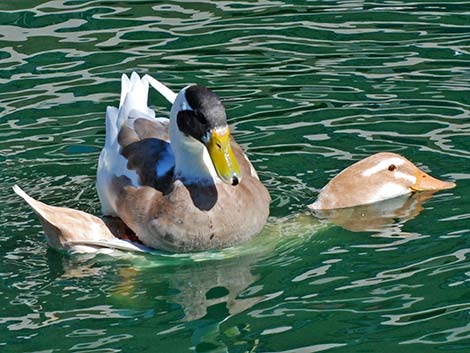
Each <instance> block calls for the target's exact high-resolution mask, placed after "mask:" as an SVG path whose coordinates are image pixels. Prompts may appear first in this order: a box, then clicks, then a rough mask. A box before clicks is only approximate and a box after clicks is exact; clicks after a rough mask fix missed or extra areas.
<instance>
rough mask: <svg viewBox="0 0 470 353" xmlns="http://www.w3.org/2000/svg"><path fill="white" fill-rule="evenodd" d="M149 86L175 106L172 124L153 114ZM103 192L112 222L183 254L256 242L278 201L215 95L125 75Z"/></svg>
mask: <svg viewBox="0 0 470 353" xmlns="http://www.w3.org/2000/svg"><path fill="white" fill-rule="evenodd" d="M149 82H150V84H152V86H154V87H155V88H157V90H158V91H159V92H160V93H162V94H163V95H164V96H165V97H166V98H167V99H168V100H169V101H170V102H171V103H173V106H172V109H171V113H170V119H156V118H155V113H154V112H153V110H151V109H149V108H148V106H147V96H148V87H149V86H148V85H149ZM96 187H97V191H98V195H99V197H100V201H101V205H102V211H103V213H104V215H110V216H117V217H119V218H121V219H122V220H123V221H124V223H125V224H126V225H127V226H128V227H129V228H130V229H132V230H133V231H134V232H135V234H136V235H137V237H138V238H139V240H140V241H142V242H143V243H144V244H145V245H146V246H149V247H152V248H156V249H162V250H167V251H178V252H181V251H199V250H206V249H217V248H224V247H228V246H231V245H234V244H237V243H239V242H242V241H245V240H248V239H249V238H251V237H253V236H254V235H256V234H257V233H259V232H260V231H261V229H262V227H263V226H264V224H265V222H266V220H267V217H268V214H269V204H270V200H271V199H270V196H269V193H268V191H267V189H266V188H265V187H264V186H263V184H262V183H261V182H260V180H259V178H258V175H257V173H256V171H255V170H254V168H253V166H252V165H251V163H250V161H249V160H248V158H247V157H246V155H245V154H244V152H243V150H242V149H241V147H240V146H239V145H238V144H237V143H236V142H235V140H234V139H233V138H232V137H231V136H230V129H229V127H228V125H227V120H226V115H225V110H224V108H223V105H222V103H221V102H220V99H219V98H218V97H217V96H216V95H215V94H214V93H213V92H211V91H210V90H209V89H207V88H205V87H202V86H188V87H186V88H184V89H183V90H181V91H180V92H179V93H178V95H176V94H174V93H173V92H172V91H170V90H169V89H168V88H166V87H165V86H163V85H162V84H160V83H159V82H158V81H156V80H154V79H153V78H151V77H150V76H144V77H143V78H142V79H141V78H140V77H139V76H138V75H137V74H135V73H134V74H132V76H131V78H130V80H129V79H128V78H127V76H125V75H123V78H122V92H121V102H120V106H119V108H113V107H108V109H107V112H106V142H105V146H104V148H103V150H102V152H101V155H100V159H99V165H98V172H97V184H96Z"/></svg>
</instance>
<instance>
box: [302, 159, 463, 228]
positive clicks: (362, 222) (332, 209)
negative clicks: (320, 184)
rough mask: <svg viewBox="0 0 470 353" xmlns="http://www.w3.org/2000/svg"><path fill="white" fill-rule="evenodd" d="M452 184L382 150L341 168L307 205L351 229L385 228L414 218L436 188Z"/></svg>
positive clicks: (318, 214) (325, 217) (316, 212)
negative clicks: (313, 200) (316, 197)
mask: <svg viewBox="0 0 470 353" xmlns="http://www.w3.org/2000/svg"><path fill="white" fill-rule="evenodd" d="M453 187H455V183H452V182H447V181H442V180H438V179H436V178H434V177H432V176H430V175H429V174H427V173H425V172H423V171H422V170H420V169H419V168H418V167H416V166H415V165H414V164H413V163H412V162H410V161H409V160H407V159H406V158H404V157H402V156H400V155H398V154H396V153H390V152H382V153H376V154H374V155H372V156H370V157H367V158H365V159H363V160H361V161H359V162H356V163H354V164H353V165H351V166H349V167H348V168H346V169H344V170H343V171H342V172H340V173H339V174H338V175H337V176H335V177H334V178H333V179H332V180H331V181H330V182H329V183H328V184H327V185H326V186H325V187H324V188H323V189H322V190H321V191H320V194H319V195H318V199H317V200H316V201H315V202H314V203H313V204H311V205H309V206H308V208H309V210H310V211H311V212H312V213H313V214H314V215H315V216H316V217H318V218H320V219H323V220H327V221H329V222H332V223H334V224H336V225H339V226H341V227H343V228H345V229H347V230H350V231H354V232H359V231H384V230H385V229H387V228H390V227H391V226H394V225H397V224H403V223H404V222H406V221H407V220H410V219H413V218H414V217H416V216H417V215H418V214H419V213H420V212H421V211H422V210H423V206H422V204H423V203H424V202H425V201H426V200H428V199H429V198H431V196H432V195H433V194H434V193H435V192H437V191H439V190H444V189H451V188H453Z"/></svg>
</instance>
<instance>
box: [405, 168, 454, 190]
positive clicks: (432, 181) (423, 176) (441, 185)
mask: <svg viewBox="0 0 470 353" xmlns="http://www.w3.org/2000/svg"><path fill="white" fill-rule="evenodd" d="M415 176H416V182H415V183H414V184H413V185H412V186H411V189H412V190H413V191H425V190H444V189H452V188H454V187H455V183H453V182H450V181H443V180H439V179H436V178H434V177H432V176H430V175H429V174H427V173H425V172H423V171H422V170H420V169H418V168H416V172H415Z"/></svg>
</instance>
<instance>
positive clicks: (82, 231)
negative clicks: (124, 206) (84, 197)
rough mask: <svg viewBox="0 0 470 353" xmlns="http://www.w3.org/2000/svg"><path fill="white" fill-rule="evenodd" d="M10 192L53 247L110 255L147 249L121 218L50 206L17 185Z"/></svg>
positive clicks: (148, 249) (146, 251)
mask: <svg viewBox="0 0 470 353" xmlns="http://www.w3.org/2000/svg"><path fill="white" fill-rule="evenodd" d="M13 191H14V192H15V193H16V194H17V195H18V196H20V197H21V198H22V199H23V200H24V201H26V203H27V204H28V205H29V206H30V207H31V209H32V210H33V211H34V212H35V213H36V215H37V216H38V218H39V220H40V221H41V224H42V226H43V230H44V234H45V236H46V241H47V243H48V244H49V246H50V247H51V248H53V249H56V250H58V251H63V252H69V253H80V254H87V253H90V254H91V253H92V254H96V253H104V254H108V255H111V254H114V253H115V250H120V251H125V252H143V253H148V252H151V251H152V249H150V248H147V247H145V246H143V245H142V244H140V243H139V242H137V241H135V239H133V238H132V233H130V232H129V229H127V227H126V226H125V224H123V223H122V222H121V221H119V220H118V219H115V218H109V219H108V220H105V219H102V218H99V217H96V216H94V215H91V214H89V213H86V212H83V211H80V210H75V209H72V208H68V207H57V206H50V205H47V204H45V203H43V202H41V201H38V200H36V199H34V198H32V197H31V196H29V195H28V194H27V193H26V192H25V191H24V190H23V189H21V188H20V187H19V186H18V185H15V186H13Z"/></svg>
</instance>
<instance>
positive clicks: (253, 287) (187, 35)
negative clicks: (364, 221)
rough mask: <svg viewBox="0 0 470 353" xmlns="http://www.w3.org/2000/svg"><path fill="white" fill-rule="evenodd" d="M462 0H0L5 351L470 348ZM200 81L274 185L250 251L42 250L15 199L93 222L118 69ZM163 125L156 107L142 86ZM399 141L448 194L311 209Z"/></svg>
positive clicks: (469, 100)
mask: <svg viewBox="0 0 470 353" xmlns="http://www.w3.org/2000/svg"><path fill="white" fill-rule="evenodd" d="M468 10H469V9H468V3H467V2H465V1H452V0H443V1H440V2H435V1H426V0H418V1H414V2H407V1H375V2H370V1H361V0H336V1H335V0H332V1H318V0H317V1H300V0H295V1H287V0H254V1H200V0H195V1H166V2H150V1H132V2H114V1H39V0H31V1H14V2H13V1H3V2H2V3H1V4H0V43H1V46H0V136H1V141H0V170H1V173H0V185H1V187H2V190H3V192H2V193H1V194H0V198H1V202H2V204H3V207H2V208H1V219H2V227H1V230H0V259H1V260H0V264H1V265H0V298H1V299H0V308H1V311H0V332H2V333H1V335H0V351H2V352H43V353H45V352H48V353H49V352H69V351H72V352H100V353H101V352H106V353H107V352H154V351H158V352H188V351H195V352H279V353H294V352H296V353H297V352H299V353H310V352H322V351H328V352H332V353H336V352H338V353H339V352H347V353H351V352H390V353H392V352H393V353H395V352H397V351H399V352H405V353H406V352H434V351H436V352H437V351H438V352H447V351H448V352H468V351H470V316H469V313H470V297H469V295H468V293H469V291H470V261H469V259H470V240H469V239H467V237H470V203H469V201H468V200H469V198H468V197H469V196H468V195H469V194H470V161H469V159H470V110H469V106H470V92H469V82H470V66H469V62H470V61H469V60H470V52H469V50H470V46H469V43H470V20H469V18H470V17H469V16H468ZM132 71H136V72H138V73H140V74H145V73H148V74H151V75H152V76H154V77H155V78H157V79H158V80H160V81H162V82H164V83H165V84H167V85H168V86H169V87H171V88H172V89H173V90H175V91H178V90H180V89H181V88H183V87H185V86H186V85H187V84H189V83H199V84H202V85H205V86H208V87H210V88H211V89H212V90H213V91H215V92H216V93H217V94H218V95H219V96H220V97H221V98H222V101H223V103H224V105H225V107H226V110H227V115H228V120H229V123H230V124H231V125H232V126H233V135H234V136H235V138H236V139H237V141H238V142H239V143H240V144H241V145H242V146H243V147H244V149H245V151H246V154H247V155H248V157H249V158H250V160H251V161H252V162H253V164H254V167H255V168H256V170H257V171H258V173H259V175H260V178H261V180H262V181H263V183H264V184H265V185H266V186H267V188H268V189H269V192H270V194H271V197H272V203H271V216H270V219H269V221H268V224H267V225H266V227H265V228H264V230H263V231H262V233H261V234H260V235H259V236H257V237H256V238H255V239H253V240H252V241H249V242H248V243H245V244H242V245H240V246H237V247H234V248H230V249H227V250H221V251H208V252H201V253H194V254H176V255H171V254H166V253H161V252H157V253H155V254H147V255H136V254H127V253H120V254H119V255H118V256H108V255H98V256H85V255H68V254H63V253H59V252H57V251H55V250H52V249H50V248H48V246H47V244H46V242H45V240H44V236H43V232H42V227H41V225H40V223H39V221H38V220H37V218H36V217H35V216H34V214H32V212H31V210H30V209H29V208H28V207H27V205H26V204H25V203H24V202H23V201H22V200H21V199H20V198H19V197H17V196H16V195H15V194H14V193H13V191H12V186H13V185H14V184H18V185H20V186H21V187H22V188H23V189H24V190H26V191H27V192H28V193H29V194H31V195H32V196H33V197H35V198H38V199H40V200H42V201H43V202H46V203H48V204H52V205H57V206H66V207H71V208H76V209H80V210H83V211H86V212H89V213H92V214H95V215H100V205H99V200H98V196H97V194H96V190H95V176H96V168H97V162H98V155H99V152H100V150H101V148H102V146H103V143H104V134H105V126H104V112H105V109H106V107H107V106H108V105H111V106H116V105H118V104H119V93H120V77H121V75H122V74H123V73H126V74H130V73H131V72H132ZM149 100H150V105H151V106H152V107H153V108H154V109H155V110H156V111H157V115H159V116H162V117H165V116H168V114H169V109H170V106H169V104H168V103H167V102H166V101H165V100H164V99H163V98H162V97H160V96H159V95H158V93H156V92H155V91H152V92H151V94H150V99H149ZM379 151H393V152H397V153H400V154H402V155H403V156H405V157H407V158H408V159H410V160H412V161H413V162H415V163H416V164H417V165H418V166H419V167H420V168H422V169H423V170H425V171H426V172H429V173H431V174H432V175H433V176H436V177H438V178H440V179H443V180H449V181H455V182H456V183H457V187H456V188H454V189H450V190H444V191H441V192H438V193H436V194H434V195H433V196H432V197H431V196H430V195H429V196H427V197H424V198H418V199H417V200H412V201H413V202H412V205H413V206H411V207H412V209H411V210H409V212H408V214H409V216H408V217H404V218H399V219H396V220H394V221H392V222H391V224H389V225H388V226H386V227H382V228H380V229H377V230H375V231H364V230H361V229H350V228H349V229H348V227H347V226H345V225H344V224H343V226H340V225H338V224H334V223H331V222H325V221H324V220H319V219H317V218H315V217H313V216H312V215H310V214H308V213H307V212H306V206H307V205H308V204H310V203H312V202H313V201H314V200H315V198H316V196H317V194H318V192H319V190H320V189H321V188H322V186H324V185H325V184H326V183H327V182H328V180H330V179H331V178H332V177H333V176H334V175H336V174H337V173H338V172H339V171H340V170H342V169H343V168H345V167H347V166H349V165H350V164H352V163H353V162H354V161H357V160H360V159H361V158H364V157H366V156H368V155H371V154H373V153H375V152H379Z"/></svg>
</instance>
